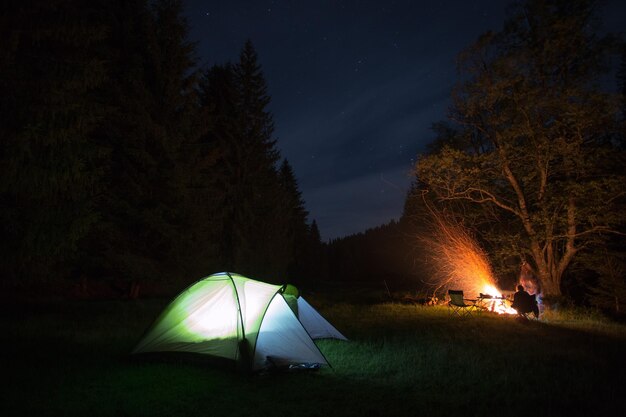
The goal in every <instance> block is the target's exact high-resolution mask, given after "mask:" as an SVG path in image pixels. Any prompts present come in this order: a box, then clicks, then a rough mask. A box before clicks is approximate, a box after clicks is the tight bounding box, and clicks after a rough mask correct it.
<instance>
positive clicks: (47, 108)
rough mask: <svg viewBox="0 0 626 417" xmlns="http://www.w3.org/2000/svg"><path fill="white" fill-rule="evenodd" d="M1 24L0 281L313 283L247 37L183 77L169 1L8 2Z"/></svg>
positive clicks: (316, 262)
mask: <svg viewBox="0 0 626 417" xmlns="http://www.w3.org/2000/svg"><path fill="white" fill-rule="evenodd" d="M0 28H1V29H0V30H1V35H2V36H0V43H1V44H0V50H1V51H2V54H1V56H0V82H1V87H0V88H1V94H0V118H1V120H0V143H1V145H0V167H1V168H0V169H1V175H0V224H1V225H2V226H1V227H2V239H1V243H0V245H1V250H2V253H3V256H2V260H1V261H0V268H1V271H0V274H1V275H2V279H3V281H4V282H5V283H9V284H11V285H15V284H18V285H20V284H24V285H26V284H28V283H33V282H38V283H40V282H46V281H47V282H50V283H54V282H57V281H59V280H64V279H67V278H71V279H75V280H76V279H80V280H81V281H85V280H87V281H88V282H91V281H92V280H93V281H106V280H122V281H124V280H126V281H128V282H139V283H150V282H152V283H159V282H166V281H167V282H170V283H171V282H176V283H180V284H183V283H186V282H190V281H193V280H195V279H197V278H199V277H202V276H204V275H208V274H210V273H213V272H217V271H223V270H229V271H236V272H239V273H242V274H249V275H250V276H251V277H255V278H259V279H264V280H267V281H271V282H284V281H290V282H295V283H302V282H307V281H310V280H313V279H319V278H320V277H321V278H323V277H324V276H325V273H326V272H325V262H324V260H323V247H322V244H321V242H320V235H319V230H318V229H317V225H316V224H315V223H314V222H313V223H312V224H309V223H308V219H307V216H308V213H307V211H306V209H305V205H304V201H303V199H302V196H301V194H300V191H299V190H298V184H297V180H296V176H295V173H294V170H293V168H292V167H291V166H290V164H289V163H288V161H287V160H284V159H282V158H281V155H280V154H279V152H278V150H277V148H276V143H275V140H274V139H273V121H272V115H271V114H270V113H269V111H268V110H267V107H268V104H269V101H270V96H269V93H268V91H267V85H266V82H265V80H264V77H263V74H262V72H261V68H260V65H259V62H258V58H257V55H256V52H255V50H254V48H253V46H252V44H251V43H250V42H248V43H246V44H245V45H244V46H243V49H242V51H241V54H240V58H239V61H238V62H236V63H233V64H223V65H216V66H214V67H212V68H208V69H204V68H202V69H201V68H198V67H197V65H196V59H195V55H194V54H195V51H194V44H193V43H191V42H190V41H189V40H188V38H187V26H186V23H185V21H184V19H183V18H182V16H181V2H180V1H174V0H156V1H148V0H130V1H127V0H124V1H122V0H114V1H111V0H106V1H105V0H96V1H89V2H84V1H78V0H45V1H43V0H42V1H35V0H26V1H8V2H5V3H4V4H3V9H2V13H1V14H0Z"/></svg>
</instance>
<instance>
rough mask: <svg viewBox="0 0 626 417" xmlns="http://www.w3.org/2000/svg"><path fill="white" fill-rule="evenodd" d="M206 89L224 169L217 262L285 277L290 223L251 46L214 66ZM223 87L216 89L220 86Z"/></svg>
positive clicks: (267, 276)
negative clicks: (228, 63)
mask: <svg viewBox="0 0 626 417" xmlns="http://www.w3.org/2000/svg"><path fill="white" fill-rule="evenodd" d="M208 76H209V79H210V80H212V81H213V87H211V83H209V88H208V90H207V91H212V92H213V94H214V97H216V99H217V100H215V102H214V103H213V104H214V105H216V106H217V108H216V109H215V110H214V111H215V117H216V119H215V120H216V124H217V127H216V131H215V132H214V135H216V137H217V138H218V140H219V142H220V145H219V150H220V152H221V154H222V156H221V160H220V161H219V163H218V165H219V166H221V167H222V168H223V170H224V172H223V175H224V177H225V179H226V184H225V185H224V203H223V206H224V208H225V213H223V219H224V222H223V232H222V233H221V235H222V237H221V239H222V242H223V244H222V259H223V261H224V263H225V264H226V267H225V269H229V270H235V271H238V272H242V273H249V274H251V275H253V276H256V277H260V278H264V279H266V280H272V281H283V280H285V278H286V273H287V265H288V263H289V260H290V256H291V246H290V244H289V222H288V220H287V216H286V212H285V207H284V206H283V205H282V204H281V202H283V198H284V192H283V188H282V186H281V183H280V178H279V175H278V172H277V169H276V163H277V161H278V159H279V157H280V155H279V152H278V150H277V149H276V148H275V140H274V139H273V138H272V134H273V131H274V126H273V121H272V115H271V114H270V113H269V111H268V110H267V105H268V104H269V102H270V97H269V96H268V94H267V85H266V82H265V79H264V77H263V74H262V71H261V68H260V65H259V63H258V58H257V54H256V52H255V51H254V48H253V46H252V44H251V42H247V43H246V44H245V46H244V48H243V50H242V52H241V55H240V59H239V62H238V63H237V64H236V65H234V66H232V67H230V66H225V67H221V68H220V67H218V68H214V69H213V70H212V71H211V72H210V73H209V74H208ZM220 82H222V83H224V84H223V85H219V83H220Z"/></svg>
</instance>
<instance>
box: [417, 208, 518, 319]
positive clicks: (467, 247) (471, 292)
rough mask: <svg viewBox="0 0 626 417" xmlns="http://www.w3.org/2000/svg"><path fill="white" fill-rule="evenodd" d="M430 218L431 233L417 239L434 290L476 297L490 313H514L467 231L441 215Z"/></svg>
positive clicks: (482, 252)
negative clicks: (427, 256)
mask: <svg viewBox="0 0 626 417" xmlns="http://www.w3.org/2000/svg"><path fill="white" fill-rule="evenodd" d="M433 214H434V213H433ZM433 218H434V222H433V233H431V234H430V235H426V236H423V237H422V238H421V240H422V243H423V244H424V246H425V247H426V248H428V249H429V253H430V259H429V264H430V265H431V266H432V273H433V278H434V282H433V284H434V285H435V287H436V288H437V289H443V288H447V289H458V290H463V291H464V294H465V298H469V299H478V298H480V302H481V304H482V306H483V307H484V308H486V309H487V310H489V311H492V312H494V313H498V314H517V312H516V311H515V310H514V309H512V308H511V303H510V300H509V299H508V298H507V297H505V296H504V295H503V293H502V291H500V290H499V289H498V287H497V286H496V280H495V278H494V274H493V271H492V269H491V265H490V264H489V261H488V260H487V255H486V253H485V252H484V251H483V249H482V248H481V247H480V246H479V245H478V243H477V242H476V240H475V239H474V238H473V237H472V236H471V235H470V233H469V232H468V231H467V229H466V228H464V227H463V226H462V225H461V224H458V223H452V222H451V221H449V220H446V219H444V218H443V216H441V215H433Z"/></svg>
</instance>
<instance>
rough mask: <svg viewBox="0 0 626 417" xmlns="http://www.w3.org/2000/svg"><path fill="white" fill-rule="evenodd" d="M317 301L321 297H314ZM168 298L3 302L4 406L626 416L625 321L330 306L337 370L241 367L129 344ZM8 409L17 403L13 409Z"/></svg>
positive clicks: (86, 411) (151, 411)
mask: <svg viewBox="0 0 626 417" xmlns="http://www.w3.org/2000/svg"><path fill="white" fill-rule="evenodd" d="M309 301H310V302H312V304H316V303H315V300H309ZM165 303H166V301H165V300H148V301H145V300H140V301H133V302H130V301H91V302H85V301H81V302H77V301H73V302H60V301H59V302H47V303H44V304H42V303H38V304H34V303H19V304H18V303H16V304H12V305H11V304H6V303H5V304H4V306H3V307H2V311H1V312H2V314H1V315H0V326H1V337H2V340H0V343H2V346H3V348H4V349H3V351H4V353H3V355H2V362H3V364H2V376H3V382H4V383H3V388H2V389H1V390H0V392H2V396H3V399H2V400H1V401H0V415H3V416H9V415H11V416H12V415H20V416H21V415H90V416H98V415H119V416H125V415H132V416H172V415H181V416H182V415H184V416H267V415H274V416H290V415H294V416H295V415H297V416H323V417H331V416H384V415H397V416H419V415H428V416H439V415H441V416H443V415H446V416H448V415H454V414H463V415H470V416H471V415H481V416H483V415H490V414H491V415H503V416H507V417H509V416H516V415H523V414H528V413H530V414H531V415H534V416H537V415H563V416H572V415H583V414H588V415H608V413H609V412H612V413H613V414H615V413H616V412H617V413H618V415H624V412H625V410H626V406H624V405H623V401H624V398H625V394H626V390H625V388H626V350H625V347H626V327H624V326H619V325H612V324H610V323H605V322H602V321H598V320H596V319H594V318H592V317H583V318H581V317H573V316H566V315H546V319H545V320H543V321H541V322H530V323H519V322H517V321H516V320H514V319H512V318H504V317H499V316H493V315H490V314H484V315H483V316H481V317H477V318H471V319H458V318H453V317H449V315H448V313H447V311H446V309H445V308H443V307H415V306H403V305H393V304H382V305H374V306H356V305H345V304H337V305H325V306H321V307H322V308H321V312H322V313H323V314H324V315H325V316H326V317H327V318H328V319H329V320H330V321H331V322H333V323H334V324H335V325H336V327H337V328H339V329H340V330H341V331H342V332H344V334H345V335H346V336H348V338H350V339H351V341H350V342H347V343H346V342H339V341H321V342H319V346H320V348H321V349H322V351H323V352H324V354H325V355H326V357H327V358H328V359H329V361H330V362H331V363H332V364H333V369H328V368H326V369H322V370H320V371H317V372H304V373H283V374H264V375H252V376H249V375H241V374H238V373H236V372H233V371H232V370H230V369H226V368H224V367H216V366H212V365H207V364H206V363H203V362H198V361H197V360H193V359H189V358H179V357H166V358H160V359H158V360H154V359H153V360H138V359H136V358H132V357H129V355H128V352H129V351H130V350H131V348H132V347H133V345H134V343H136V342H137V339H138V338H139V337H140V336H141V334H142V332H143V331H144V330H145V328H146V327H147V326H148V325H149V324H150V322H151V321H152V320H153V319H154V317H155V316H156V315H157V314H158V312H159V311H160V310H161V308H162V307H163V306H164V304H165ZM3 409H5V410H3Z"/></svg>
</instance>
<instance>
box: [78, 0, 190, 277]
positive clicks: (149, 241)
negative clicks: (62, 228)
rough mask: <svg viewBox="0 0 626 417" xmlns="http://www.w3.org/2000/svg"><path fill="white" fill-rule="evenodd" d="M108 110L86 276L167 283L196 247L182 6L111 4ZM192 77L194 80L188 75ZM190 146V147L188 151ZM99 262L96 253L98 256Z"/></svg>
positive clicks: (101, 135) (101, 137) (136, 2)
mask: <svg viewBox="0 0 626 417" xmlns="http://www.w3.org/2000/svg"><path fill="white" fill-rule="evenodd" d="M108 6H109V9H108V13H107V14H106V16H108V17H109V19H110V20H109V24H110V25H111V30H110V38H109V39H108V46H109V56H110V68H111V75H110V78H111V82H110V84H109V85H108V86H107V87H108V88H107V89H106V90H105V92H104V93H103V94H104V98H103V100H104V101H105V102H106V103H107V104H108V106H109V107H110V114H109V117H108V120H107V123H106V124H104V125H103V126H102V128H101V130H100V132H99V141H100V143H102V145H103V147H106V148H107V149H108V157H107V158H106V160H104V161H102V163H103V165H104V167H105V169H106V181H105V182H104V183H103V185H102V188H103V192H102V194H101V196H100V198H99V200H98V206H99V209H100V211H101V213H102V221H101V222H100V224H99V225H98V228H97V229H95V230H94V231H93V233H92V234H91V236H90V237H89V239H88V242H87V244H86V245H85V247H86V255H85V256H86V257H88V258H89V261H88V263H87V264H86V265H85V268H86V269H88V270H89V271H88V272H89V274H98V275H104V276H121V277H132V279H137V280H142V279H149V280H154V279H158V278H159V277H169V276H171V273H172V272H173V271H176V270H177V269H178V268H179V266H180V265H185V264H186V263H185V262H182V259H181V257H182V254H184V253H186V250H187V249H188V248H189V247H191V246H192V245H191V244H190V242H189V240H188V235H187V234H186V233H185V232H186V230H187V229H189V228H190V227H189V225H188V224H187V223H186V219H187V216H186V215H185V211H186V207H187V206H188V204H187V203H188V202H189V200H190V199H189V198H188V195H187V194H186V190H187V189H188V187H187V186H188V183H187V182H186V181H187V180H186V177H185V171H186V168H187V167H188V163H187V162H188V161H189V160H190V158H191V154H190V152H191V150H190V149H187V148H186V147H185V145H186V144H187V143H189V142H193V141H194V137H195V136H194V135H195V133H194V129H195V127H196V126H195V124H194V115H195V114H196V112H195V103H196V101H195V97H194V95H193V93H194V89H193V87H194V85H193V72H192V71H191V70H192V68H193V65H194V59H193V45H191V44H189V43H188V41H187V40H186V26H185V22H184V20H183V19H182V18H181V5H180V2H176V1H157V2H154V3H151V5H150V6H149V5H148V2H146V1H145V0H134V1H130V2H127V1H119V2H117V1H116V2H109V3H108ZM190 73H191V75H189V74H190ZM190 148H193V147H190ZM94 255H95V256H94Z"/></svg>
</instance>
